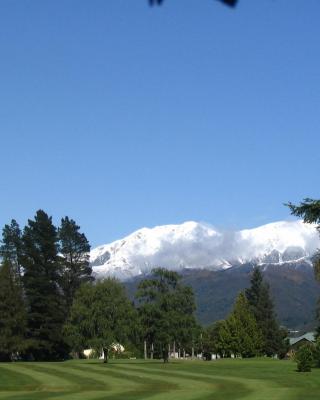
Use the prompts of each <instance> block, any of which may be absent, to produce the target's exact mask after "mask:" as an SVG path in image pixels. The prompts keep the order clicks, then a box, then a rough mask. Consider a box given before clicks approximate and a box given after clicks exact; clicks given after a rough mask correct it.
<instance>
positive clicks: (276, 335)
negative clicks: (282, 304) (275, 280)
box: [245, 268, 288, 357]
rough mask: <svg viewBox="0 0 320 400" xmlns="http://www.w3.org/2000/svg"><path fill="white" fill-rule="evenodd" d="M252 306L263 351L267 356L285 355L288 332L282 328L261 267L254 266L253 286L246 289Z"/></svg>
mask: <svg viewBox="0 0 320 400" xmlns="http://www.w3.org/2000/svg"><path fill="white" fill-rule="evenodd" d="M245 294H246V297H247V300H248V303H249V305H250V308H251V310H252V312H253V314H254V316H255V318H256V321H257V323H258V326H259V328H260V330H261V332H262V336H263V345H262V352H263V354H265V355H267V356H269V357H270V356H274V355H275V354H278V355H280V356H282V355H284V354H285V353H286V352H287V350H288V348H287V347H288V343H287V341H286V337H287V332H286V331H285V330H283V329H281V328H280V326H279V324H278V322H277V320H276V316H275V312H274V305H273V302H272V300H271V297H270V289H269V285H268V284H267V283H265V282H264V281H263V276H262V273H261V271H260V269H259V268H254V270H253V273H252V277H251V286H250V288H248V289H246V291H245Z"/></svg>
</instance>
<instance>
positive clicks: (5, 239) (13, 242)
mask: <svg viewBox="0 0 320 400" xmlns="http://www.w3.org/2000/svg"><path fill="white" fill-rule="evenodd" d="M21 247H22V242H21V230H20V227H19V224H18V223H17V221H16V220H14V219H13V220H11V223H10V225H5V226H4V228H3V230H2V241H1V246H0V257H1V258H2V259H3V260H8V261H9V262H10V264H11V266H12V268H13V269H14V273H15V274H16V275H17V276H18V277H19V278H21V265H20V261H21Z"/></svg>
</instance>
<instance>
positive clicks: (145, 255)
mask: <svg viewBox="0 0 320 400" xmlns="http://www.w3.org/2000/svg"><path fill="white" fill-rule="evenodd" d="M318 246H319V237H318V233H317V230H316V229H315V226H313V225H309V224H304V223H303V222H302V221H292V222H286V221H280V222H275V223H270V224H267V225H263V226H260V227H258V228H254V229H245V230H242V231H217V230H216V229H215V228H213V227H212V226H210V225H209V224H205V223H198V222H194V221H188V222H185V223H183V224H180V225H163V226H157V227H155V228H142V229H139V230H138V231H136V232H133V233H132V234H130V235H129V236H127V237H125V238H123V239H121V240H117V241H115V242H112V243H110V244H107V245H103V246H99V247H97V248H95V249H93V250H92V251H91V253H90V261H91V264H92V266H93V271H94V273H95V274H96V275H97V276H98V277H99V276H100V277H103V276H109V275H111V276H116V277H118V278H120V279H126V278H129V277H132V276H136V275H140V274H143V273H148V272H149V271H150V270H151V269H152V268H154V267H159V266H160V267H165V268H170V269H173V270H181V269H183V268H207V269H215V270H221V269H227V268H229V267H231V266H232V265H234V264H239V263H240V264H241V263H244V262H248V261H251V260H254V261H257V262H260V263H261V262H262V263H263V262H264V259H265V258H266V256H268V255H270V254H271V255H272V258H271V260H272V261H275V262H276V263H277V262H279V263H280V262H282V254H284V253H286V257H287V258H288V257H289V256H288V252H290V253H291V255H290V257H291V258H292V259H294V258H295V257H296V258H297V259H298V258H301V257H308V256H311V255H313V253H314V252H315V251H316V249H317V247H318ZM278 253H279V254H280V256H279V257H278V256H276V255H275V254H278ZM277 257H278V258H277ZM290 257H289V258H290ZM266 259H267V258H266Z"/></svg>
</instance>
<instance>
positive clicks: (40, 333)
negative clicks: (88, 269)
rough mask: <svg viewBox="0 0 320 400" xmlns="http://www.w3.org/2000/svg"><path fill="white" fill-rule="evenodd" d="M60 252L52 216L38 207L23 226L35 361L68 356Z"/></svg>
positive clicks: (23, 262) (23, 250)
mask: <svg viewBox="0 0 320 400" xmlns="http://www.w3.org/2000/svg"><path fill="white" fill-rule="evenodd" d="M58 251H59V244H58V234H57V230H56V228H55V227H54V225H53V224H52V218H51V217H49V216H48V215H47V214H46V213H45V212H44V211H42V210H39V211H37V213H36V215H35V218H34V220H29V221H28V225H27V226H26V227H25V228H24V231H23V235H22V256H21V264H22V267H23V270H24V275H23V285H24V290H25V295H26V302H27V311H28V339H29V343H30V355H31V356H32V357H33V358H35V359H36V360H57V359H63V358H65V357H66V355H67V347H66V345H65V343H64V339H63V336H62V327H63V324H64V321H65V303H64V298H63V293H62V290H61V286H60V284H61V263H60V258H59V256H58Z"/></svg>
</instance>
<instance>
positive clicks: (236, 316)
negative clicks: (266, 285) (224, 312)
mask: <svg viewBox="0 0 320 400" xmlns="http://www.w3.org/2000/svg"><path fill="white" fill-rule="evenodd" d="M226 328H227V331H228V335H226V336H227V337H229V338H230V345H229V348H230V349H231V351H232V353H234V354H235V355H241V356H242V357H254V356H257V355H259V354H261V349H262V343H263V339H262V332H261V330H260V328H259V326H258V324H257V321H256V318H255V316H254V314H253V312H252V311H251V309H250V306H249V302H248V300H247V298H246V296H245V294H244V293H240V294H239V296H238V297H237V299H236V302H235V304H234V307H233V311H232V312H231V314H230V315H229V317H228V318H227V320H226Z"/></svg>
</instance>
